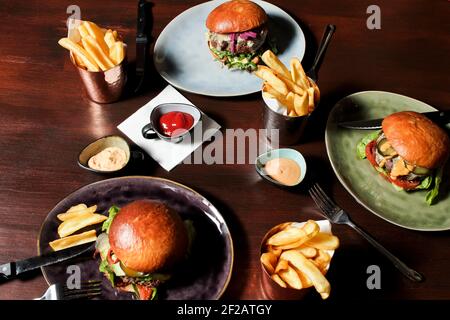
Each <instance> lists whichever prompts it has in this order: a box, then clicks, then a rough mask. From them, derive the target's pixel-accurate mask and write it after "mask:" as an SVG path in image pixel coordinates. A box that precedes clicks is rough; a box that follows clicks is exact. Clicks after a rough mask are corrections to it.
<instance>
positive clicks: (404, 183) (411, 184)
mask: <svg viewBox="0 0 450 320" xmlns="http://www.w3.org/2000/svg"><path fill="white" fill-rule="evenodd" d="M376 144H377V141H376V140H373V141H371V142H370V143H368V144H367V146H366V157H367V160H369V162H370V163H371V164H372V165H373V166H374V167H375V168H376V167H378V164H377V161H376V160H375V148H376ZM380 175H381V176H382V177H383V178H385V179H386V180H387V181H389V182H391V183H393V184H395V185H397V186H399V187H400V188H403V189H405V190H413V189H415V188H417V186H418V185H419V184H420V181H419V180H406V179H402V178H397V179H395V180H394V179H392V178H391V177H390V176H389V175H387V174H383V173H380Z"/></svg>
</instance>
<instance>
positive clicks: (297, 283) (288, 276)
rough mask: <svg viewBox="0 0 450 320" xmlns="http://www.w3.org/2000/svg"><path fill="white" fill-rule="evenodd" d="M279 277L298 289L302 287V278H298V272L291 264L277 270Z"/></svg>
mask: <svg viewBox="0 0 450 320" xmlns="http://www.w3.org/2000/svg"><path fill="white" fill-rule="evenodd" d="M278 275H279V276H280V278H281V279H282V280H283V281H284V282H286V283H287V284H288V285H289V287H291V288H294V289H297V290H300V289H302V288H303V285H302V280H301V279H300V277H299V275H298V273H297V272H296V271H295V269H294V268H292V267H291V266H289V265H288V266H287V269H285V270H282V271H280V272H278Z"/></svg>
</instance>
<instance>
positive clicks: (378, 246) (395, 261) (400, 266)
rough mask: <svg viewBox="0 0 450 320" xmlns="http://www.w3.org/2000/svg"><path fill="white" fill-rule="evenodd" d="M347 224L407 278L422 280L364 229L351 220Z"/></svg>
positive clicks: (421, 277) (416, 280) (418, 274)
mask: <svg viewBox="0 0 450 320" xmlns="http://www.w3.org/2000/svg"><path fill="white" fill-rule="evenodd" d="M347 225H348V226H350V227H352V228H353V229H354V230H355V231H357V232H358V233H359V234H360V235H362V236H363V237H364V238H366V240H367V241H369V243H370V244H371V245H373V246H374V247H375V248H376V249H377V250H378V251H379V252H381V253H382V254H383V255H384V256H386V257H387V258H388V259H389V260H390V261H391V262H392V263H393V264H394V266H395V267H396V268H397V269H398V270H400V272H401V273H403V275H405V276H406V277H407V278H408V279H410V280H412V281H414V282H421V281H423V276H422V275H421V274H420V273H419V272H417V271H415V270H413V269H411V268H410V267H408V266H407V265H406V264H405V263H403V262H402V261H401V260H400V259H399V258H397V257H396V256H394V255H393V254H392V253H391V252H390V251H389V250H387V249H386V248H385V247H383V246H382V245H381V244H380V243H379V242H378V241H376V240H375V239H374V238H372V236H370V235H369V234H368V233H366V232H365V231H364V230H362V229H361V228H360V227H358V226H357V225H356V224H354V223H353V222H351V221H350V222H349V223H347Z"/></svg>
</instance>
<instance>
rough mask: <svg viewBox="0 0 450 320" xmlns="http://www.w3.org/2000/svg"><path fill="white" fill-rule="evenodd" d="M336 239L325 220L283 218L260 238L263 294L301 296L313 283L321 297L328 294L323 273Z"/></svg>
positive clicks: (327, 285) (335, 244) (327, 267)
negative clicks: (290, 219) (305, 220)
mask: <svg viewBox="0 0 450 320" xmlns="http://www.w3.org/2000/svg"><path fill="white" fill-rule="evenodd" d="M338 247H339V239H338V238H337V237H336V236H334V235H332V234H331V224H330V222H329V221H327V220H321V221H313V220H308V221H307V222H305V223H297V222H286V223H283V224H280V225H277V226H275V227H273V228H272V229H270V230H269V232H267V233H266V235H265V236H264V238H263V240H262V242H261V249H260V254H261V256H260V261H261V286H262V291H263V293H264V295H265V296H266V298H268V299H274V300H279V299H281V300H298V299H302V298H303V297H304V296H305V295H306V294H307V293H308V292H309V291H310V289H311V288H313V287H315V289H316V291H317V292H318V293H319V294H320V296H321V297H322V299H327V298H328V297H329V295H330V291H331V286H330V283H329V282H328V280H327V279H326V278H325V275H326V273H327V271H328V269H329V267H330V263H331V258H332V257H333V254H334V250H335V249H337V248H338Z"/></svg>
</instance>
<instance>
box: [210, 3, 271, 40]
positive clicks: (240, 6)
mask: <svg viewBox="0 0 450 320" xmlns="http://www.w3.org/2000/svg"><path fill="white" fill-rule="evenodd" d="M267 20H268V17H267V14H266V12H265V11H264V9H263V8H261V7H260V6H259V5H257V4H256V3H254V2H252V1H248V0H232V1H228V2H224V3H222V4H221V5H220V6H218V7H217V8H215V9H214V10H213V11H211V13H210V14H209V15H208V18H207V19H206V27H207V28H208V29H209V30H211V31H212V32H216V33H232V32H244V31H248V30H251V29H254V28H257V27H260V26H262V25H263V24H264V23H266V22H267Z"/></svg>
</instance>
